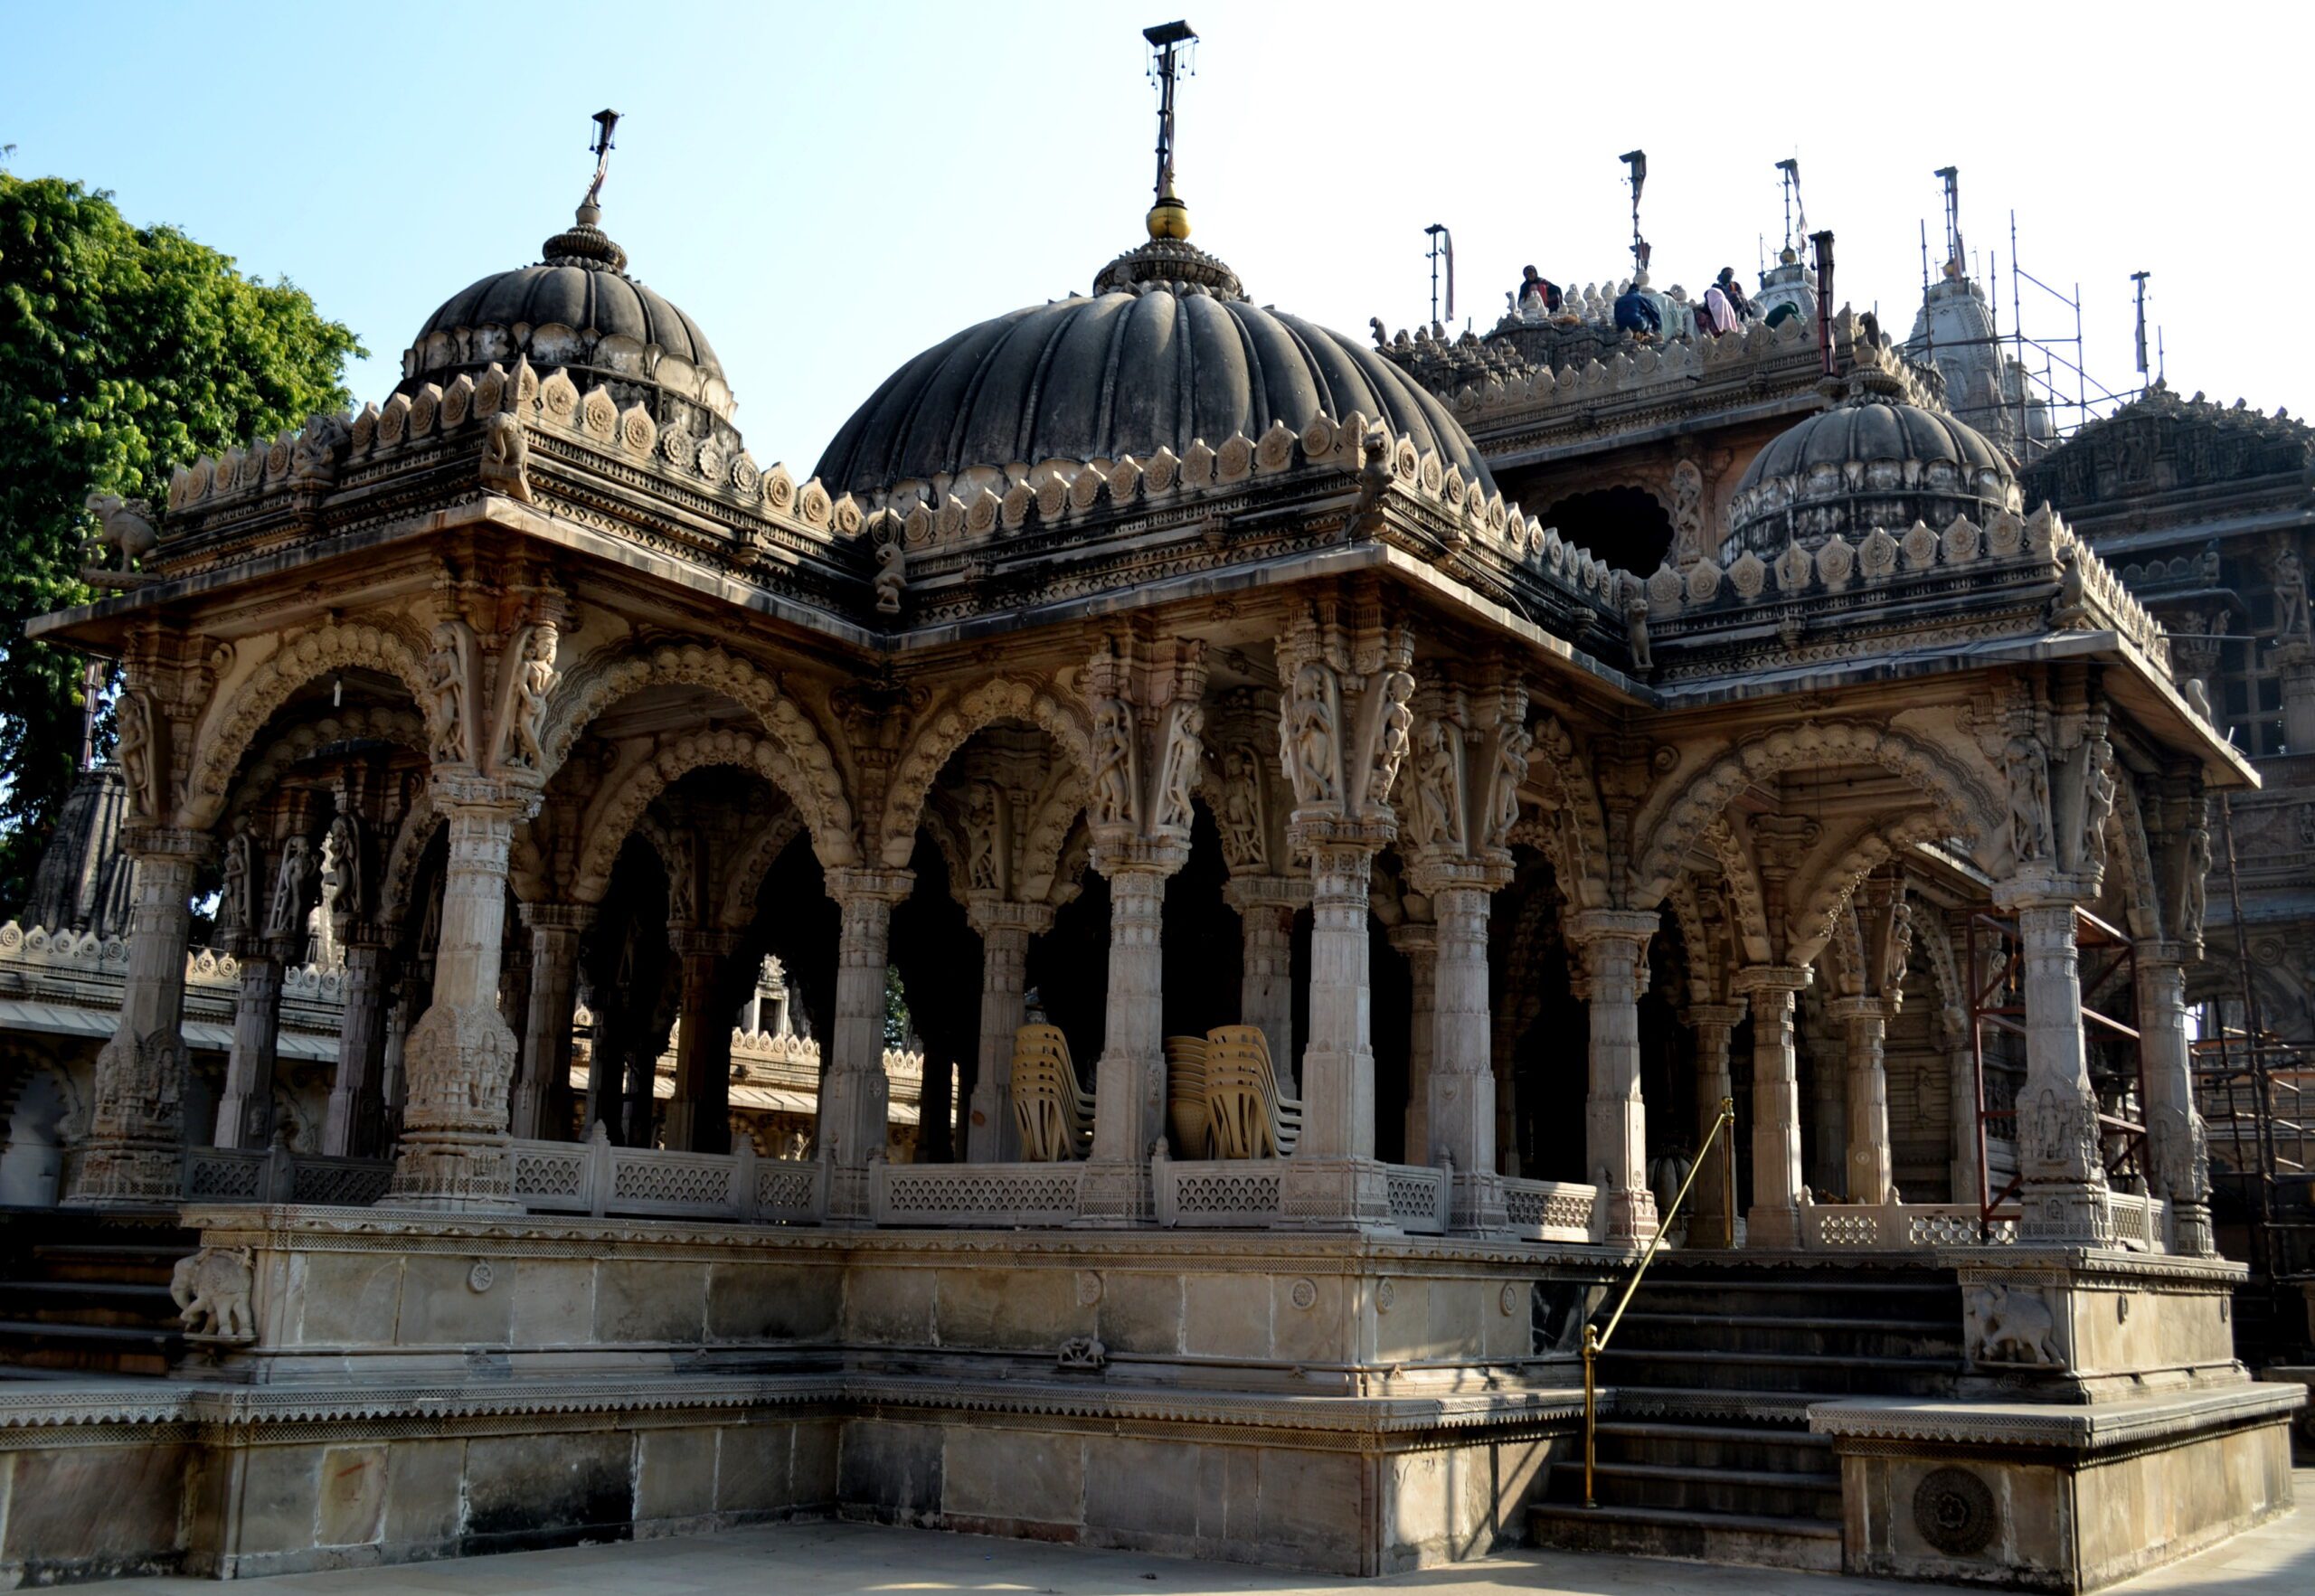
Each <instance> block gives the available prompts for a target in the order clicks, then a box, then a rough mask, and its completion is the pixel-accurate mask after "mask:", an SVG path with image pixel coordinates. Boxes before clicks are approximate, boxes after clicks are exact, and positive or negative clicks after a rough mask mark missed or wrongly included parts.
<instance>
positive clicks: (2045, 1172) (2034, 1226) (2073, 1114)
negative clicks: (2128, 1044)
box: [1998, 889, 2114, 1247]
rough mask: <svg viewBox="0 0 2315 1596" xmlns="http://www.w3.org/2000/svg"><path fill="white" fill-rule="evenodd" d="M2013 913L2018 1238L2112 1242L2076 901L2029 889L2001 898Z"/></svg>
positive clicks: (2081, 1243)
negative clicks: (2022, 1065)
mask: <svg viewBox="0 0 2315 1596" xmlns="http://www.w3.org/2000/svg"><path fill="white" fill-rule="evenodd" d="M1998 901H2002V902H2004V906H2005V907H2007V908H2010V909H2013V910H2014V911H2016V913H2017V935H2018V940H2019V942H2020V944H2021V945H2022V946H2023V949H2024V956H2025V965H2026V1082H2025V1084H2024V1085H2023V1086H2021V1087H2020V1088H2019V1089H2018V1091H2017V1173H2018V1176H2019V1185H2020V1191H2019V1195H2018V1221H2017V1235H2018V1240H2020V1241H2021V1242H2034V1243H2037V1244H2042V1245H2055V1246H2078V1247H2109V1246H2112V1244H2113V1240H2114V1216H2113V1212H2112V1208H2111V1207H2110V1206H2109V1205H2108V1203H2107V1200H2106V1167H2105V1162H2104V1160H2103V1158H2102V1155H2101V1152H2100V1146H2099V1130H2098V1096H2097V1092H2096V1091H2095V1090H2094V1089H2093V1087H2092V1086H2091V1083H2090V1052H2089V1048H2088V1046H2087V1045H2086V1044H2084V1042H2083V1034H2082V970H2081V966H2080V962H2079V955H2078V953H2077V952H2076V949H2075V948H2074V900H2073V899H2072V898H2071V897H2061V896H2055V895H2053V896H2042V895H2039V894H2036V893H2034V892H2031V890H2030V889H2029V890H2028V891H2027V892H2019V893H2015V894H2012V895H2008V897H2007V898H2006V899H2002V900H1998Z"/></svg>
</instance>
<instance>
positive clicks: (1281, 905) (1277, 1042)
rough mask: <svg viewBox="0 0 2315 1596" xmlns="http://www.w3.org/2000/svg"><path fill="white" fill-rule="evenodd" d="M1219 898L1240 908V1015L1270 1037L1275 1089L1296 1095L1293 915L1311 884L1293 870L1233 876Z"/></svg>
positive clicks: (1308, 899)
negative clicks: (1279, 873) (1259, 1027)
mask: <svg viewBox="0 0 2315 1596" xmlns="http://www.w3.org/2000/svg"><path fill="white" fill-rule="evenodd" d="M1222 897H1223V901H1224V902H1226V903H1228V904H1229V905H1230V907H1231V908H1233V909H1235V910H1236V911H1238V920H1239V923H1240V927H1241V930H1242V935H1241V938H1240V942H1239V946H1240V948H1241V949H1243V974H1242V976H1241V977H1240V979H1239V985H1238V1017H1239V1019H1240V1020H1241V1021H1242V1022H1243V1023H1244V1024H1246V1025H1259V1026H1261V1033H1262V1034H1263V1035H1264V1036H1266V1037H1268V1038H1269V1039H1270V1056H1271V1064H1272V1065H1273V1066H1274V1067H1275V1068H1276V1069H1277V1071H1278V1076H1279V1080H1278V1088H1279V1090H1280V1091H1282V1092H1284V1093H1286V1095H1287V1096H1289V1097H1293V1096H1296V1095H1298V1092H1299V1089H1298V1088H1297V1086H1296V1084H1295V1081H1296V1079H1297V1077H1296V1075H1295V1062H1296V1060H1295V1055H1294V915H1295V911H1297V910H1299V909H1300V908H1301V907H1302V906H1303V905H1304V904H1306V903H1308V902H1309V901H1310V883H1309V882H1308V881H1306V880H1304V879H1303V878H1302V877H1300V876H1292V875H1233V876H1232V877H1231V878H1230V882H1229V884H1228V885H1226V886H1224V888H1223V889H1222Z"/></svg>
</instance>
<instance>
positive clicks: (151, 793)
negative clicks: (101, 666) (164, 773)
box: [113, 687, 161, 821]
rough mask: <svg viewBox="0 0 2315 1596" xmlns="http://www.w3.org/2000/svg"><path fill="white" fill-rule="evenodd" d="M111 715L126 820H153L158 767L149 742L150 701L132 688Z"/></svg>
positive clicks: (156, 806) (156, 814) (157, 796)
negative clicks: (124, 786)
mask: <svg viewBox="0 0 2315 1596" xmlns="http://www.w3.org/2000/svg"><path fill="white" fill-rule="evenodd" d="M114 714H115V717H116V721H117V723H118V741H116V742H115V743H114V747H113V757H114V758H115V759H117V760H119V761H120V773H121V777H122V779H123V780H124V781H126V782H127V784H128V818H129V819H130V820H132V821H138V820H144V821H150V820H154V819H157V818H158V817H159V816H160V813H161V789H160V784H159V782H158V781H157V780H156V779H155V778H156V774H157V772H158V770H159V764H158V760H157V756H156V750H155V748H154V742H153V701H152V699H151V697H150V696H149V695H147V694H146V693H145V692H144V691H143V690H142V689H139V688H134V687H132V688H130V689H129V690H128V691H127V692H125V693H123V694H121V695H120V701H119V704H118V707H117V708H116V710H115V711H114Z"/></svg>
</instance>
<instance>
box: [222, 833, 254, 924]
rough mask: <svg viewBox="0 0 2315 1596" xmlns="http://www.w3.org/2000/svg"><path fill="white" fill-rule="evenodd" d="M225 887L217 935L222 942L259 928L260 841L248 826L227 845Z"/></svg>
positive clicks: (233, 836) (235, 834)
mask: <svg viewBox="0 0 2315 1596" xmlns="http://www.w3.org/2000/svg"><path fill="white" fill-rule="evenodd" d="M223 868H224V873H225V881H224V884H223V885H222V887H220V888H219V889H218V892H217V936H218V940H219V941H221V942H223V941H228V940H231V939H232V938H234V937H237V936H240V935H241V934H243V933H245V932H246V933H250V934H254V933H255V932H256V931H257V930H258V929H259V922H260V911H259V909H258V879H259V874H260V871H261V870H262V868H263V866H262V865H261V864H260V861H259V858H258V852H257V839H256V838H255V837H252V836H250V834H249V830H248V828H247V827H246V826H244V827H242V828H241V830H239V831H236V832H234V833H233V835H232V836H231V839H230V840H229V841H228V842H227V843H226V844H225V859H224V866H223Z"/></svg>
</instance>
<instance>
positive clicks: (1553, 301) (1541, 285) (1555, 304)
mask: <svg viewBox="0 0 2315 1596" xmlns="http://www.w3.org/2000/svg"><path fill="white" fill-rule="evenodd" d="M1530 299H1533V300H1535V304H1533V305H1530V304H1528V303H1527V302H1528V301H1529V300H1530ZM1512 303H1513V304H1515V305H1517V307H1519V312H1520V314H1521V315H1523V316H1535V315H1539V314H1540V315H1544V316H1556V315H1557V314H1558V313H1559V307H1560V294H1559V285H1558V284H1557V283H1555V282H1554V281H1552V280H1551V279H1549V278H1547V277H1545V276H1544V275H1543V273H1541V272H1539V271H1537V270H1536V269H1535V268H1534V267H1532V266H1530V267H1529V268H1527V269H1526V272H1524V273H1523V274H1522V275H1521V277H1520V279H1519V288H1518V291H1517V293H1516V294H1514V295H1513V296H1512Z"/></svg>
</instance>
